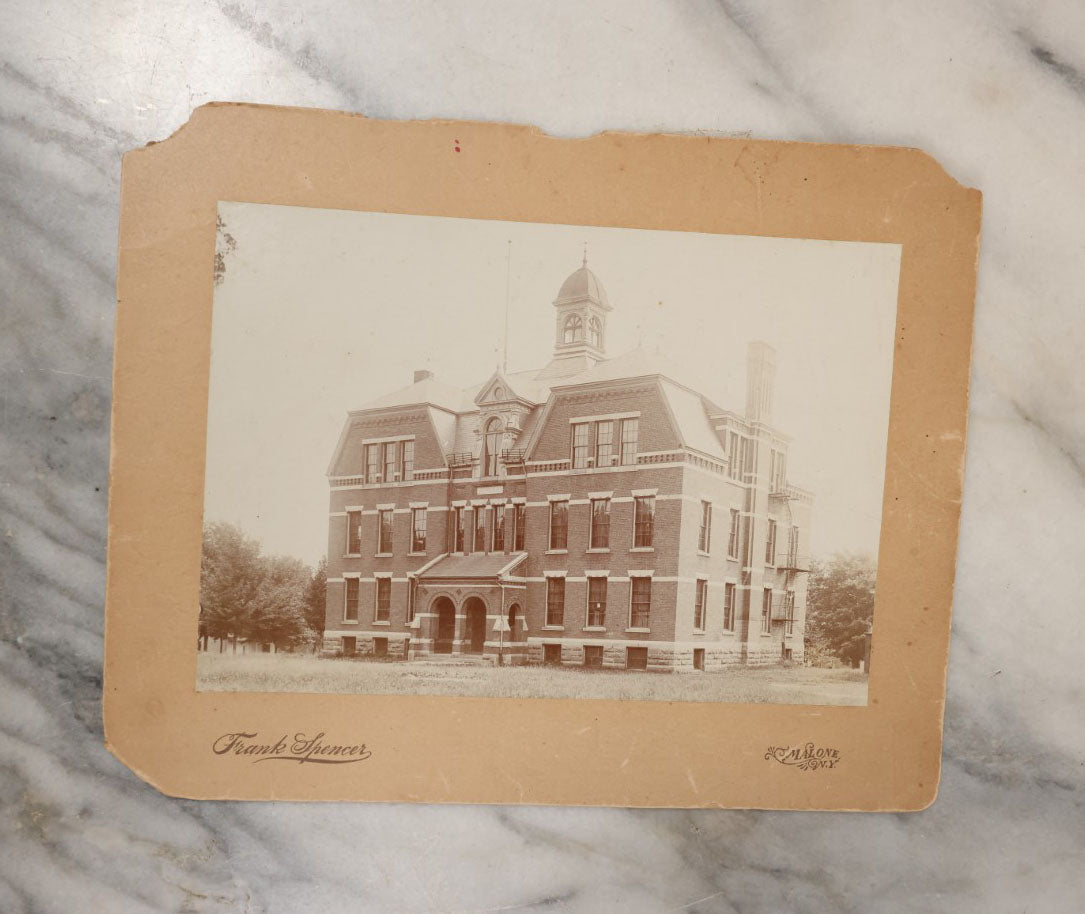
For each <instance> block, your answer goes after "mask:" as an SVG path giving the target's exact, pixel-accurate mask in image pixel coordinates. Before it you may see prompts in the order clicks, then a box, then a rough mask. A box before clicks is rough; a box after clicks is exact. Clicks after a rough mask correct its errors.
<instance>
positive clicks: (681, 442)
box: [323, 258, 812, 671]
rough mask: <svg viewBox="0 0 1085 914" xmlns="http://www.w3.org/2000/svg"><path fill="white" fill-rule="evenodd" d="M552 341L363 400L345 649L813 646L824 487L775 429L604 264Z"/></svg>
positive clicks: (335, 506)
mask: <svg viewBox="0 0 1085 914" xmlns="http://www.w3.org/2000/svg"><path fill="white" fill-rule="evenodd" d="M553 304H554V309H555V337H554V350H553V357H552V358H551V360H550V362H549V363H548V364H547V365H546V366H545V367H543V368H542V369H535V370H532V371H519V372H512V373H505V372H503V371H502V370H500V369H498V370H497V371H495V372H494V373H493V374H492V375H490V377H488V378H487V379H486V380H484V381H483V382H482V383H481V384H479V385H477V386H475V387H472V388H469V389H466V390H464V389H461V388H458V387H452V386H449V385H447V384H444V383H442V382H441V381H439V380H438V379H437V378H435V377H433V376H432V375H431V374H430V373H429V372H424V371H419V372H415V375H414V382H413V383H412V384H410V385H408V386H407V387H404V388H402V389H400V390H397V391H395V392H393V393H390V394H388V395H386V396H383V397H380V398H378V399H376V400H374V401H372V402H371V403H369V404H368V405H366V406H364V407H362V408H360V409H357V410H354V411H352V412H351V413H350V414H349V415H348V417H347V421H346V423H345V425H344V428H343V431H342V434H341V436H340V439H339V442H338V445H337V446H336V449H335V453H334V456H333V457H332V461H331V465H330V468H329V473H328V475H329V479H330V483H331V504H330V511H329V525H328V530H329V533H328V602H327V619H326V630H325V637H324V644H323V650H324V653H325V654H328V655H337V654H346V655H352V654H365V655H377V656H387V657H391V658H396V659H407V658H408V657H409V658H411V659H415V658H425V657H430V656H432V655H441V654H445V655H451V656H454V657H467V656H469V655H481V656H482V657H487V658H491V659H493V660H495V661H496V662H503V663H562V664H567V665H586V666H604V667H613V668H628V669H649V670H659V671H682V670H694V669H697V670H702V669H703V670H713V669H720V668H722V667H725V666H733V665H744V664H750V665H753V664H761V663H770V662H775V661H778V660H781V659H788V658H790V659H794V660H800V659H801V658H802V655H803V628H804V624H805V609H806V577H807V575H806V573H805V572H806V569H807V567H808V563H807V559H806V555H807V543H808V536H809V523H810V510H811V502H812V498H811V496H810V495H809V494H808V493H806V492H804V491H803V490H801V489H799V488H797V487H795V486H792V485H791V484H790V483H789V481H788V476H787V453H788V439H787V437H786V436H784V435H783V434H781V433H780V432H778V431H777V430H776V429H774V428H773V427H772V425H771V420H772V402H773V383H774V375H775V354H774V352H773V350H772V349H771V348H769V347H768V346H767V345H766V344H764V343H760V342H754V343H751V344H750V346H749V354H748V365H747V389H746V403H745V409H744V410H743V411H742V412H735V411H732V410H728V409H725V408H723V407H720V406H718V405H716V404H715V403H714V402H712V401H711V400H710V399H708V398H707V397H706V396H704V395H703V394H701V393H700V392H698V391H697V390H695V389H693V388H692V387H690V386H687V385H686V384H683V383H682V380H681V377H680V374H681V372H680V371H679V370H675V369H674V368H671V367H667V366H665V365H663V364H662V363H661V362H660V360H659V359H658V358H657V357H654V356H651V355H649V354H647V353H645V352H644V351H642V350H640V349H638V350H635V351H633V352H630V353H628V354H626V355H624V356H618V357H616V358H608V357H607V354H606V339H607V321H608V318H609V317H610V313H611V310H612V307H611V304H610V302H609V301H608V299H607V295H606V292H605V290H604V289H603V286H602V284H601V283H600V282H599V280H598V278H597V277H596V276H595V274H594V273H593V272H592V271H591V270H589V269H588V266H587V260H586V258H585V262H584V264H583V266H581V267H580V269H578V270H576V271H575V272H574V273H573V274H572V275H571V276H569V278H568V279H566V280H565V282H564V283H563V284H562V286H561V288H560V290H559V292H558V295H557V298H556V299H555V300H554V302H553Z"/></svg>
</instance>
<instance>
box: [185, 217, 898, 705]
mask: <svg viewBox="0 0 1085 914" xmlns="http://www.w3.org/2000/svg"><path fill="white" fill-rule="evenodd" d="M215 256H216V263H215V288H214V301H213V317H212V333H211V347H212V355H211V373H210V384H209V403H208V427H207V458H206V477H205V491H204V533H203V553H202V566H201V588H200V606H199V608H198V618H199V623H198V632H197V631H194V632H193V634H194V636H195V645H196V648H197V651H198V656H197V688H198V689H199V690H209V691H210V690H225V691H272V692H287V691H306V692H328V693H333V692H347V693H367V694H429V695H435V694H436V695H465V696H485V697H510V698H584V699H593V698H595V699H599V698H610V699H615V698H616V699H628V700H666V701H720V702H753V703H758V702H775V703H785V704H821V705H866V703H867V678H868V674H869V671H870V668H871V663H872V656H871V655H872V651H871V641H872V633H873V631H874V627H875V626H876V625H877V620H876V619H875V618H874V613H873V610H874V594H875V579H876V575H877V557H878V545H879V535H880V528H881V513H882V497H883V483H884V475H885V460H886V438H887V430H888V421H889V394H890V381H891V376H892V360H893V344H894V322H895V314H896V302H897V286H898V275H899V269H900V248H899V246H898V245H894V244H875V243H865V242H864V243H859V242H843V241H831V240H812V239H789V238H766V237H749V236H728V235H708V234H699V233H694V232H671V231H653V230H643V229H627V228H610V227H599V226H569V225H552V224H531V223H517V222H499V221H493V220H472V219H459V218H445V217H430V216H417V215H400V214H391V213H367V212H352V211H338V210H320V209H307V208H302V207H289V206H274V205H266V204H249V203H232V202H220V204H219V218H218V242H217V252H216V255H215ZM194 618H195V611H194ZM874 662H876V659H875V660H874Z"/></svg>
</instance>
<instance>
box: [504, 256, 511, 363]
mask: <svg viewBox="0 0 1085 914" xmlns="http://www.w3.org/2000/svg"><path fill="white" fill-rule="evenodd" d="M511 288H512V239H511V238H510V239H509V247H508V250H507V252H506V254H505V342H504V350H503V353H502V358H501V373H502V374H508V371H509V295H510V290H511Z"/></svg>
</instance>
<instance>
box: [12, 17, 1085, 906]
mask: <svg viewBox="0 0 1085 914" xmlns="http://www.w3.org/2000/svg"><path fill="white" fill-rule="evenodd" d="M0 12H2V14H3V15H2V17H0V18H2V20H3V22H4V28H3V30H2V31H0V168H2V174H3V180H2V181H0V213H2V223H0V232H2V236H0V237H2V244H0V296H2V298H0V301H2V308H3V310H2V314H3V317H2V321H3V322H2V332H0V347H2V349H0V351H2V353H3V355H2V358H0V372H2V378H3V381H2V386H0V398H2V407H0V417H2V424H0V531H2V533H3V536H2V539H0V542H2V546H0V635H2V639H0V708H2V713H0V911H5V912H30V911H34V912H52V911H63V912H72V911H93V912H101V911H124V912H127V911H133V912H135V911H253V912H256V911H259V912H262V911H270V912H286V911H302V910H306V911H308V910H321V911H433V912H453V911H533V910H539V911H541V910H548V911H589V912H597V911H631V912H636V911H761V910H764V911H777V910H786V909H793V910H802V911H862V912H887V911H894V912H897V911H908V912H910V911H915V912H929V911H965V912H967V911H1017V912H1020V911H1029V912H1033V911H1035V912H1041V911H1042V912H1053V911H1076V910H1080V909H1081V906H1082V903H1083V902H1082V899H1083V898H1085V866H1083V857H1085V809H1083V790H1082V788H1083V786H1085V722H1083V716H1082V698H1083V692H1082V689H1083V683H1085V676H1083V673H1082V663H1081V650H1082V643H1083V636H1085V631H1083V622H1082V618H1083V614H1082V605H1083V599H1082V594H1083V593H1085V562H1083V561H1082V559H1083V558H1085V550H1083V548H1082V545H1081V544H1082V542H1083V541H1085V406H1083V404H1085V371H1083V369H1082V359H1081V353H1082V351H1083V349H1085V321H1083V319H1082V309H1081V304H1082V301H1081V299H1082V294H1083V293H1082V289H1083V288H1085V272H1083V263H1085V242H1083V241H1082V238H1083V237H1085V216H1083V215H1082V203H1083V201H1085V168H1082V152H1081V150H1082V147H1083V145H1085V6H1082V5H1081V4H1080V3H1075V2H1073V0H1062V2H1045V3H1042V4H1037V3H1032V2H1019V3H1013V2H998V0H987V2H978V0H962V2H959V3H952V4H946V3H936V2H931V0H921V2H914V3H909V4H875V3H865V4H864V3H848V4H841V3H835V2H827V0H824V2H817V3H799V2H794V0H792V2H775V3H753V2H748V3H744V2H734V0H722V2H718V3H709V2H707V0H688V2H664V0H655V2H650V0H610V2H598V3H593V4H590V5H586V4H582V3H578V2H573V0H552V2H549V3H545V4H542V3H539V4H526V3H518V2H512V3H510V2H508V0H505V2H496V0H495V2H481V0H467V2H460V3H454V4H439V3H433V2H425V3H409V4H408V3H395V2H385V3H351V2H345V0H323V2H316V3H306V4H298V3H294V2H289V3H288V2H285V0H272V2H265V3H260V4H257V3H254V2H252V0H236V2H227V0H218V2H215V0H164V2H158V3H142V2H135V0H85V2H75V0H56V2H48V0H46V2H42V0H4V2H3V3H2V4H0ZM215 99H236V100H250V101H259V102H269V103H281V104H290V105H310V106H323V107H332V108H343V109H351V110H357V111H363V112H365V113H367V114H369V115H372V116H376V117H391V118H415V117H429V116H442V117H450V118H480V119H492V120H509V121H517V122H525V123H534V124H537V125H539V126H541V127H542V128H544V129H545V130H548V131H550V132H552V133H554V134H557V135H561V136H582V135H586V134H590V133H592V132H595V131H597V130H600V129H603V128H617V129H634V130H657V129H658V130H669V131H694V132H706V133H720V134H726V135H735V134H737V135H747V134H748V135H753V136H758V137H766V138H797V139H810V140H822V141H842V142H855V143H885V144H907V145H915V146H921V147H923V148H924V149H926V150H928V151H929V152H931V153H932V154H933V155H934V156H936V157H937V158H938V159H939V160H940V161H941V162H942V163H943V165H944V166H945V167H946V168H947V169H948V170H949V171H950V173H952V174H953V175H955V176H956V177H957V178H958V179H959V180H961V181H962V182H965V183H968V184H971V185H974V186H977V187H980V188H981V189H982V190H983V191H984V194H985V214H984V217H985V221H984V228H983V240H982V255H981V264H980V282H979V295H978V305H977V308H978V311H977V321H976V335H975V364H974V371H973V382H972V384H973V387H972V391H973V393H972V410H971V426H970V437H969V442H968V464H967V475H966V486H965V500H964V510H963V519H962V527H961V533H962V537H961V547H960V560H959V574H958V580H957V596H956V605H955V610H954V626H953V629H954V633H953V644H952V649H951V665H950V677H949V680H950V681H949V696H948V706H947V712H946V741H945V764H944V774H943V779H942V788H941V795H940V799H939V800H938V801H937V803H936V804H935V805H934V806H933V807H932V808H931V809H929V810H928V811H926V812H923V813H919V814H911V815H852V814H809V813H766V812H711V811H708V812H693V813H690V812H675V811H650V812H649V811H626V810H586V809H541V808H461V807H401V806H307V805H289V804H283V805H273V804H229V803H214V804H210V803H209V804H201V803H193V802H180V801H176V800H171V799H167V798H165V797H162V796H160V795H158V794H157V793H156V792H155V791H154V790H153V789H151V788H150V787H147V786H146V785H144V784H143V783H142V782H140V781H139V780H138V779H137V778H136V777H135V776H134V775H132V774H131V773H129V772H128V771H127V770H126V769H125V768H124V767H123V766H121V765H120V764H119V763H118V762H117V761H115V760H114V759H113V758H112V757H111V756H110V755H109V754H108V753H107V752H106V751H105V749H104V748H103V747H102V734H101V718H100V710H99V697H100V689H101V653H102V603H103V581H104V555H105V522H106V489H107V457H108V450H109V403H110V355H111V333H112V316H113V308H114V287H113V279H114V262H115V237H116V225H117V208H118V200H117V188H118V172H119V165H120V154H121V152H122V151H123V150H125V149H127V148H130V147H133V146H137V145H140V144H143V143H145V142H147V141H149V140H155V139H161V138H163V137H165V136H167V135H168V134H169V133H170V132H171V131H173V130H174V129H175V128H176V127H177V126H179V125H180V124H181V123H183V122H184V121H185V120H186V118H187V116H188V113H189V111H190V110H191V108H192V107H193V106H195V105H198V104H200V103H202V102H205V101H210V100H215ZM887 764H891V760H887Z"/></svg>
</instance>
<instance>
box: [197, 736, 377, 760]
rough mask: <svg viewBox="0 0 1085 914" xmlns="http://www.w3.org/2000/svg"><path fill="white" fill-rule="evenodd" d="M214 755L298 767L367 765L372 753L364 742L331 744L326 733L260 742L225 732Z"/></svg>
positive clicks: (217, 744)
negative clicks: (241, 757) (309, 764)
mask: <svg viewBox="0 0 1085 914" xmlns="http://www.w3.org/2000/svg"><path fill="white" fill-rule="evenodd" d="M211 751H212V752H214V753H215V755H236V756H243V757H246V758H250V759H251V760H252V762H253V763H254V764H255V763H256V762H297V763H298V764H299V765H304V764H307V763H312V764H314V765H350V764H353V763H354V762H364V761H365V760H366V759H367V758H369V757H370V756H371V755H372V754H373V753H372V752H370V750H369V749H368V748H367V747H366V745H365V743H353V744H350V743H330V742H327V741H326V734H325V733H324V731H323V730H321V731H320V732H319V733H317V734H316V735H315V736H308V735H306V734H305V733H295V734H294V738H293V739H288V738H287V737H286V736H285V735H283V736H280V737H279V738H278V739H277V740H275V741H274V742H270V741H266V740H261V739H260V736H259V734H257V733H243V732H241V731H238V732H236V733H223V734H222V736H220V737H219V738H218V739H216V740H215V741H214V743H212V744H211Z"/></svg>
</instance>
